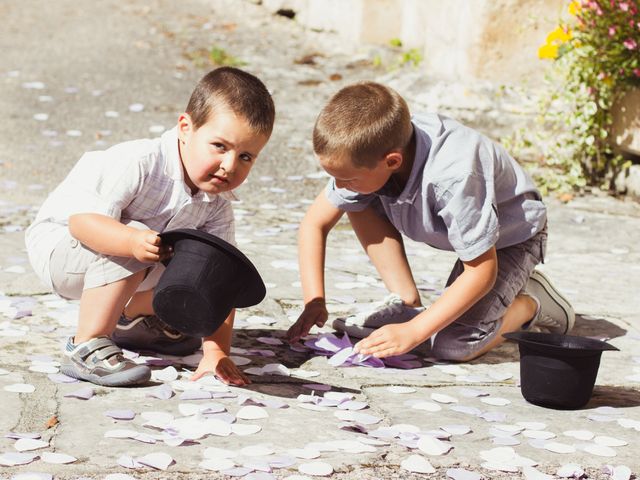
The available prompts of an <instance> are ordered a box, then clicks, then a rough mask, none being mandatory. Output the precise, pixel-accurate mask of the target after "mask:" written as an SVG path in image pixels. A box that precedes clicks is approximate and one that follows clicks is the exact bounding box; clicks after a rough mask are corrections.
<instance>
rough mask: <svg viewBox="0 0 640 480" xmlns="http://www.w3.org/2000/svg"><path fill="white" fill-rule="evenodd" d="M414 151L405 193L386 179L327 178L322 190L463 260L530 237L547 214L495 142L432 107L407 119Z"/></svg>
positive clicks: (345, 207) (521, 172)
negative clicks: (374, 184) (367, 188)
mask: <svg viewBox="0 0 640 480" xmlns="http://www.w3.org/2000/svg"><path fill="white" fill-rule="evenodd" d="M412 122H413V126H414V132H415V137H416V154H415V159H414V162H413V167H412V170H411V174H410V176H409V180H408V181H407V184H406V185H405V187H404V189H403V190H402V192H400V193H399V194H398V193H397V192H393V191H392V190H393V188H392V185H390V183H388V184H387V185H385V187H383V188H382V189H380V190H379V191H377V192H374V193H371V194H359V193H356V192H352V191H350V190H347V189H343V188H337V187H336V184H335V180H334V179H330V180H329V184H328V185H327V188H326V195H327V198H328V199H329V201H330V202H331V203H332V204H333V205H335V206H336V207H337V208H339V209H341V210H344V211H361V210H364V209H365V208H366V207H367V206H372V207H373V208H376V209H377V210H380V209H382V210H384V213H385V214H386V216H387V217H388V219H389V220H390V221H391V223H392V224H393V225H394V226H395V227H396V228H397V229H398V230H399V231H400V232H401V233H403V234H404V235H406V236H407V237H409V238H411V239H412V240H415V241H418V242H423V243H426V244H429V245H431V246H432V247H435V248H438V249H441V250H448V251H455V252H456V253H457V255H458V257H459V258H460V259H461V260H462V261H469V260H473V259H474V258H477V257H478V256H480V255H481V254H483V253H485V252H486V251H487V250H489V249H490V248H491V247H492V246H493V245H495V246H496V248H497V249H500V248H504V247H508V246H511V245H515V244H518V243H521V242H524V241H525V240H528V239H529V238H531V237H533V236H534V235H535V234H536V233H538V232H539V231H540V230H542V228H543V227H544V225H545V223H546V218H547V212H546V208H545V206H544V204H543V203H542V200H541V196H540V193H539V192H538V190H537V189H536V187H535V185H534V183H533V180H532V179H531V177H530V176H529V175H528V174H527V173H526V172H525V171H524V169H523V168H522V167H521V166H520V165H518V163H517V162H516V161H515V160H514V159H513V158H512V157H511V156H510V155H509V154H508V153H507V152H506V150H505V149H504V148H503V147H502V146H501V145H499V144H497V143H495V142H493V141H491V140H490V139H489V138H487V137H485V136H484V135H482V134H480V133H479V132H477V131H475V130H473V129H471V128H469V127H465V126H464V125H462V124H460V123H459V122H457V121H455V120H452V119H450V118H447V117H444V116H442V115H438V114H435V113H431V114H424V115H420V116H414V117H413V118H412Z"/></svg>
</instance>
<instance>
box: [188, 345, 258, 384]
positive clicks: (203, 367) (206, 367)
mask: <svg viewBox="0 0 640 480" xmlns="http://www.w3.org/2000/svg"><path fill="white" fill-rule="evenodd" d="M209 372H211V373H214V374H215V376H216V377H218V378H219V379H220V380H221V381H223V382H224V383H226V384H227V385H235V386H238V387H240V386H243V385H247V384H249V383H251V380H249V378H248V377H247V376H246V375H245V374H244V372H242V370H240V369H239V368H238V367H237V366H236V364H235V363H233V360H231V359H230V358H229V357H227V355H226V354H225V353H224V352H222V351H219V352H216V353H215V354H209V355H206V354H205V356H204V357H202V360H200V363H199V364H198V368H197V369H196V371H195V373H194V374H193V375H192V376H191V378H190V380H191V381H196V380H198V379H199V378H202V377H203V376H204V375H205V374H206V373H209Z"/></svg>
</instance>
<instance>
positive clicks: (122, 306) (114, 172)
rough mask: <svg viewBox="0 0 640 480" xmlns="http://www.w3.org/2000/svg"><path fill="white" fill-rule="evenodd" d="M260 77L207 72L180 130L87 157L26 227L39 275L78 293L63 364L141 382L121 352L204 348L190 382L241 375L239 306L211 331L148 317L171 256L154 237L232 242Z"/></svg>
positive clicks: (140, 369) (250, 161) (258, 138)
mask: <svg viewBox="0 0 640 480" xmlns="http://www.w3.org/2000/svg"><path fill="white" fill-rule="evenodd" d="M274 119H275V108H274V104H273V100H272V99H271V95H270V94H269V92H268V91H267V89H266V87H265V86H264V84H263V83H262V82H261V81H260V80H259V79H258V78H257V77H255V76H254V75H251V74H250V73H247V72H245V71H242V70H239V69H236V68H231V67H223V68H218V69H216V70H213V71H211V72H209V73H208V74H207V75H205V76H204V77H203V78H202V79H201V80H200V82H199V83H198V85H197V86H196V88H195V90H194V91H193V93H192V95H191V98H190V100H189V103H188V105H187V109H186V111H185V113H183V114H181V115H180V116H179V118H178V123H177V126H176V127H175V128H173V129H172V130H169V131H167V132H165V133H164V134H163V135H162V136H161V137H160V138H156V139H143V140H134V141H129V142H124V143H120V144H118V145H114V146H113V147H111V148H109V149H108V150H105V151H100V152H88V153H86V154H85V155H83V156H82V158H81V159H80V160H79V161H78V163H77V164H76V165H75V166H74V167H73V169H72V170H71V172H70V173H69V174H68V175H67V177H66V178H65V179H64V180H63V181H62V183H60V185H58V187H57V188H56V189H55V190H54V191H53V192H52V193H51V194H50V195H49V197H48V198H47V199H46V200H45V202H44V204H43V205H42V207H41V208H40V211H39V212H38V214H37V216H36V219H35V221H34V223H33V224H32V225H31V226H30V227H29V228H28V230H27V232H26V244H27V250H28V253H29V258H30V261H31V264H32V265H33V268H34V270H35V271H36V273H37V274H38V276H39V277H40V278H41V279H42V280H43V281H44V282H45V283H46V284H47V285H48V286H49V287H51V288H52V289H53V291H54V292H56V293H57V294H58V295H60V296H62V297H64V298H68V299H80V313H79V319H78V327H77V331H76V334H75V336H74V337H71V338H69V340H68V342H67V345H66V350H65V355H64V359H65V360H64V362H63V365H62V368H61V371H62V372H63V373H65V374H66V375H69V376H72V377H75V378H79V379H82V380H87V381H90V382H93V383H96V384H99V385H108V386H120V385H134V384H138V383H143V382H146V381H147V380H148V379H149V378H150V376H151V371H150V369H149V367H147V366H145V365H137V364H136V363H134V362H133V361H131V360H129V359H127V358H126V357H124V356H123V354H122V351H121V350H120V348H119V347H118V344H120V345H123V346H124V345H126V347H127V348H138V349H145V350H153V351H159V352H160V353H169V354H174V355H186V354H188V353H191V352H193V351H194V350H196V349H197V348H199V347H200V346H202V349H203V358H202V360H201V361H200V364H199V366H198V368H197V370H196V373H195V375H194V376H193V377H192V378H193V379H197V378H199V377H201V376H202V375H203V374H205V373H206V372H214V373H215V374H216V375H217V376H218V377H220V378H221V379H222V380H223V381H225V382H227V383H232V384H236V385H243V384H246V383H248V379H247V377H246V376H245V375H244V374H243V373H242V372H241V371H240V370H239V369H238V368H237V367H236V366H235V365H234V363H233V362H232V361H231V360H230V358H229V356H228V355H229V349H230V343H231V333H232V327H233V319H234V311H233V310H232V311H231V313H230V314H229V316H228V317H227V319H226V320H225V322H224V324H223V325H222V326H221V327H220V328H219V329H218V330H216V331H215V332H214V333H213V334H212V335H211V336H209V337H206V338H203V339H199V338H193V337H189V336H186V335H183V334H181V333H180V332H177V331H174V330H172V329H171V328H169V327H168V326H167V325H165V324H164V323H163V322H161V321H160V320H159V319H158V318H156V317H154V316H153V307H152V297H153V287H154V286H155V285H156V284H157V282H158V279H159V277H160V274H161V273H162V271H163V269H164V267H163V266H162V264H161V263H159V262H160V261H161V260H163V259H166V258H168V256H170V255H171V252H170V249H169V248H168V247H166V246H163V245H162V242H161V240H160V237H159V236H158V233H159V232H163V231H165V230H173V229H178V228H191V229H199V230H203V231H205V232H208V233H211V234H213V235H216V236H218V237H220V238H222V239H223V240H225V241H227V242H230V243H234V237H235V231H234V218H233V211H232V207H231V203H230V200H231V199H233V198H234V197H233V193H232V192H233V190H234V189H235V188H236V187H238V186H239V185H240V184H242V182H243V181H244V180H245V179H246V178H247V175H248V174H249V172H250V170H251V167H252V166H253V165H254V164H255V162H256V159H257V157H258V154H259V153H260V151H261V150H262V148H263V147H264V146H265V145H266V143H267V141H268V139H269V137H270V135H271V131H272V128H273V123H274Z"/></svg>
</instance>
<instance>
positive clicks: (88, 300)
mask: <svg viewBox="0 0 640 480" xmlns="http://www.w3.org/2000/svg"><path fill="white" fill-rule="evenodd" d="M144 275H145V270H142V271H140V272H137V273H134V274H133V275H131V276H130V277H127V278H123V279H122V280H118V281H117V282H114V283H110V284H108V285H104V286H102V287H96V288H88V289H86V290H84V291H83V292H82V297H81V298H80V313H79V318H78V329H77V332H76V335H75V337H74V343H75V344H78V343H82V342H86V341H87V340H90V339H92V338H95V337H99V336H101V335H111V333H112V332H113V330H114V329H115V326H116V323H117V322H118V319H119V318H120V315H121V314H122V311H123V309H124V306H125V305H126V303H127V302H128V301H129V299H130V298H131V296H132V295H133V293H134V292H135V291H136V288H138V285H140V282H141V281H142V280H143V279H144Z"/></svg>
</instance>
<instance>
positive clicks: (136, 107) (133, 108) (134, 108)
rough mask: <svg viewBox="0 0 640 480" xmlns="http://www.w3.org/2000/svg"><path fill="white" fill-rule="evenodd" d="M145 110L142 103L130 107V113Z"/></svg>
mask: <svg viewBox="0 0 640 480" xmlns="http://www.w3.org/2000/svg"><path fill="white" fill-rule="evenodd" d="M143 110H144V105H143V104H141V103H132V104H131V105H129V111H130V112H134V113H138V112H141V111H143Z"/></svg>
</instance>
